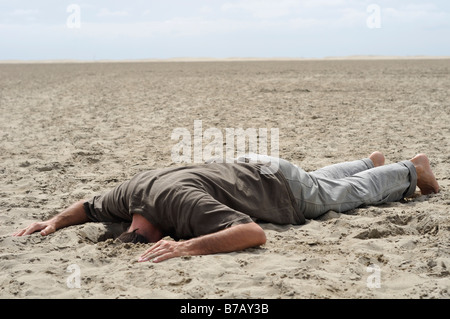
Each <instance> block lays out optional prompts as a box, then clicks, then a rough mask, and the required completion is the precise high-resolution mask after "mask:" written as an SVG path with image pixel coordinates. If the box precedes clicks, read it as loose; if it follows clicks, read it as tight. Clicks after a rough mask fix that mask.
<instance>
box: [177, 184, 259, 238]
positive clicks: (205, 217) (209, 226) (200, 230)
mask: <svg viewBox="0 0 450 319" xmlns="http://www.w3.org/2000/svg"><path fill="white" fill-rule="evenodd" d="M180 192H181V194H179V195H181V196H182V197H183V198H185V199H186V198H189V199H190V200H189V202H188V203H184V205H183V206H184V207H181V209H180V210H179V211H180V217H179V218H178V225H177V227H176V230H177V235H178V237H179V238H186V237H198V236H202V235H206V234H212V233H215V232H218V231H220V230H223V229H226V228H229V227H232V226H236V225H240V224H247V223H251V222H253V219H252V218H251V217H250V216H248V215H247V214H245V213H242V212H239V211H237V210H234V209H232V208H230V207H228V206H226V205H224V204H222V203H220V202H219V201H217V200H216V199H214V198H213V197H212V196H211V195H210V194H208V193H207V192H205V191H202V190H199V189H195V188H188V189H187V188H185V189H183V190H180Z"/></svg>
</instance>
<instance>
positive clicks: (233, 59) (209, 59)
mask: <svg viewBox="0 0 450 319" xmlns="http://www.w3.org/2000/svg"><path fill="white" fill-rule="evenodd" d="M427 59H430V60H445V59H450V56H445V55H440V56H434V55H411V56H409V55H406V56H401V55H398V56H397V55H348V56H328V57H319V58H314V57H264V58H263V57H227V58H215V57H173V58H148V59H99V60H96V59H93V60H84V59H48V60H31V59H30V60H25V59H6V60H0V64H52V63H54V64H58V63H146V62H153V63H154V62H241V61H242V62H247V61H248V62H251V61H321V60H329V61H333V60H427Z"/></svg>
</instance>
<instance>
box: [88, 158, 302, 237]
mask: <svg viewBox="0 0 450 319" xmlns="http://www.w3.org/2000/svg"><path fill="white" fill-rule="evenodd" d="M263 165H264V164H260V163H231V164H229V163H212V164H204V165H194V166H187V167H177V168H166V169H160V170H152V171H146V172H142V173H139V174H137V175H136V176H134V177H133V178H132V179H131V180H129V181H126V182H124V183H122V184H120V185H118V186H117V187H115V188H114V189H112V190H110V191H108V192H106V193H104V194H101V195H98V196H95V197H93V198H92V199H90V200H89V201H87V202H85V203H84V207H85V211H86V214H87V215H88V217H89V218H90V219H91V220H92V221H98V222H131V220H132V214H141V215H142V216H144V217H145V218H146V219H147V220H148V221H150V222H151V223H152V224H153V225H154V226H156V227H157V228H158V229H160V230H161V231H162V232H163V233H164V235H166V236H172V237H173V238H174V239H189V238H193V237H198V236H201V235H205V234H210V233H214V232H217V231H220V230H222V229H225V228H228V227H231V226H234V225H239V224H245V223H250V222H252V221H256V222H257V221H264V222H269V223H275V224H304V223H305V218H304V216H303V215H302V214H301V213H300V211H299V209H298V205H297V204H296V201H295V199H294V197H293V195H292V192H291V190H290V188H289V185H288V184H287V181H286V179H285V178H284V176H283V174H282V173H281V172H280V171H276V172H275V171H274V172H273V173H268V172H267V170H266V171H264V173H262V171H261V168H262V166H263Z"/></svg>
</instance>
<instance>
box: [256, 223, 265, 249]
mask: <svg viewBox="0 0 450 319" xmlns="http://www.w3.org/2000/svg"><path fill="white" fill-rule="evenodd" d="M253 238H254V240H255V246H262V245H264V244H265V243H266V242H267V237H266V233H265V231H264V230H263V229H262V228H261V227H260V226H259V225H258V224H255V227H254V237H253Z"/></svg>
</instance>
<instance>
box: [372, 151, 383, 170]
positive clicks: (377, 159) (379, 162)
mask: <svg viewBox="0 0 450 319" xmlns="http://www.w3.org/2000/svg"><path fill="white" fill-rule="evenodd" d="M369 158H370V159H371V160H372V162H373V165H374V166H375V167H378V166H383V165H384V161H385V158H384V155H383V154H382V153H381V152H378V151H377V152H373V153H372V154H371V155H370V156H369Z"/></svg>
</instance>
